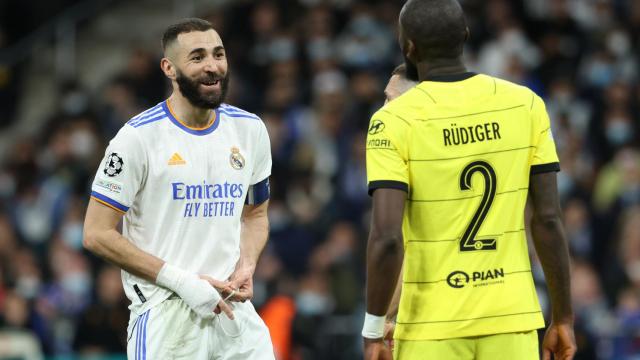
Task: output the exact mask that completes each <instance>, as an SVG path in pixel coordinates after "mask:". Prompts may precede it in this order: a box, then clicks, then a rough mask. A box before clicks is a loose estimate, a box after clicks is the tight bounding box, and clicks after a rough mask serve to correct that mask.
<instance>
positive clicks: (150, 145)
mask: <svg viewBox="0 0 640 360" xmlns="http://www.w3.org/2000/svg"><path fill="white" fill-rule="evenodd" d="M270 173H271V150H270V143H269V137H268V135H267V131H266V128H265V125H264V123H263V122H262V121H261V120H260V118H259V117H257V116H256V115H254V114H251V113H249V112H246V111H243V110H241V109H239V108H236V107H233V106H230V105H226V104H223V105H221V106H220V107H219V108H217V109H216V110H215V116H214V118H212V119H211V121H210V123H209V125H208V126H206V127H204V128H201V129H196V128H192V127H188V126H187V125H185V124H184V123H182V122H181V121H180V120H179V119H178V118H177V117H176V116H175V115H174V114H173V112H172V110H171V107H170V104H168V102H166V101H165V102H162V103H160V104H158V105H156V106H155V107H153V108H151V109H149V110H147V111H145V112H143V113H141V114H140V115H138V116H135V117H133V118H132V119H131V120H130V121H129V122H127V124H126V125H124V126H123V127H122V129H121V130H120V131H119V132H118V134H117V135H116V136H115V137H114V138H113V140H111V142H110V143H109V146H108V147H107V150H106V152H105V157H104V160H103V162H102V165H101V167H100V168H99V169H98V172H97V174H96V177H95V179H94V182H93V185H92V189H91V190H92V192H91V196H92V197H93V198H94V199H95V200H97V201H99V202H101V203H103V204H104V205H107V206H109V207H111V208H113V209H115V210H117V211H120V212H122V213H124V222H123V235H124V236H125V237H126V238H127V239H129V240H130V241H131V242H133V243H134V244H135V245H136V246H137V247H139V248H140V249H142V250H143V251H146V252H148V253H150V254H152V255H155V256H157V257H159V258H160V259H162V260H164V261H166V262H168V263H171V264H173V265H175V266H177V267H179V268H181V269H183V270H186V271H190V272H193V273H198V274H207V275H210V276H211V277H213V278H214V279H220V280H226V279H227V278H228V277H229V275H230V274H231V273H232V272H233V269H234V267H235V265H236V262H237V261H238V258H239V256H240V217H241V214H242V208H243V205H244V204H245V202H247V203H249V202H250V201H249V200H251V203H253V204H257V203H260V202H263V201H265V200H266V198H268V195H266V194H268V180H267V178H268V177H269V175H270ZM252 185H259V187H260V190H259V191H257V190H256V189H254V186H252ZM265 187H266V188H267V190H266V192H265ZM248 194H250V196H247V195H248ZM249 198H250V199H249ZM122 280H123V284H124V289H125V292H126V294H127V297H128V298H129V300H131V302H132V303H131V306H130V309H131V310H132V311H133V312H135V313H136V314H138V315H140V314H142V313H144V312H145V311H147V310H148V309H150V308H152V307H153V306H155V305H157V304H159V303H161V302H162V301H164V300H165V299H167V298H168V297H169V296H170V295H171V294H172V293H171V291H169V290H168V289H165V288H163V287H159V286H157V285H155V284H154V283H150V282H147V281H145V280H144V279H141V278H139V277H136V276H134V275H132V274H129V273H127V272H126V271H123V272H122Z"/></svg>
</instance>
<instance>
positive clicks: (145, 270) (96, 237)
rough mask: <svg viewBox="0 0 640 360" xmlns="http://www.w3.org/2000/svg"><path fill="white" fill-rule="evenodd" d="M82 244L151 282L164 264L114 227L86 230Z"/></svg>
mask: <svg viewBox="0 0 640 360" xmlns="http://www.w3.org/2000/svg"><path fill="white" fill-rule="evenodd" d="M84 244H85V247H86V248H87V249H88V250H89V251H91V252H92V253H94V254H96V255H97V256H99V257H101V258H103V259H105V260H106V261H108V262H110V263H113V264H115V265H117V266H118V267H120V268H121V269H123V270H125V271H127V272H128V273H130V274H133V275H135V276H138V277H141V278H143V279H145V280H147V281H150V282H153V283H155V282H156V278H157V277H158V273H159V272H160V269H161V268H162V265H164V261H162V260H161V259H159V258H157V257H155V256H153V255H151V254H149V253H147V252H144V251H142V250H140V249H139V248H138V247H136V246H135V245H134V244H133V243H131V242H130V241H129V240H127V238H125V237H124V236H122V235H121V234H120V233H119V232H118V231H116V230H115V229H110V230H101V231H87V232H86V233H85V239H84Z"/></svg>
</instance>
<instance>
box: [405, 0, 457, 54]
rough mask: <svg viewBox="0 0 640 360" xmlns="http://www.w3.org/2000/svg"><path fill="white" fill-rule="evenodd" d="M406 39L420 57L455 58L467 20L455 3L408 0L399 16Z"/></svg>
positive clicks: (441, 0) (433, 0)
mask: <svg viewBox="0 0 640 360" xmlns="http://www.w3.org/2000/svg"><path fill="white" fill-rule="evenodd" d="M400 24H401V26H402V29H403V30H404V32H405V37H406V38H408V39H411V40H412V41H413V42H414V43H415V46H416V50H417V51H418V53H419V54H420V56H421V57H423V58H426V59H441V58H445V59H448V58H457V57H459V56H460V55H462V47H463V45H464V42H465V41H466V38H467V21H466V19H465V17H464V12H463V11H462V7H461V6H460V3H458V1H457V0H409V1H407V3H406V4H405V5H404V8H403V11H402V13H401V14H400Z"/></svg>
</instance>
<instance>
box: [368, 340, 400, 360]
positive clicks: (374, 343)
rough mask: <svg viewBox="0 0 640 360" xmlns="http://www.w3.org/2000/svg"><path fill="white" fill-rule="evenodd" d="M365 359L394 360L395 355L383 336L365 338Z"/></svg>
mask: <svg viewBox="0 0 640 360" xmlns="http://www.w3.org/2000/svg"><path fill="white" fill-rule="evenodd" d="M364 360H393V355H392V354H391V350H390V349H389V348H388V347H387V345H385V343H384V341H383V340H382V338H380V339H367V338H364Z"/></svg>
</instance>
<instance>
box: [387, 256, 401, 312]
mask: <svg viewBox="0 0 640 360" xmlns="http://www.w3.org/2000/svg"><path fill="white" fill-rule="evenodd" d="M403 270H404V269H403V267H402V266H401V267H400V274H398V281H397V283H396V288H395V290H394V291H393V297H391V303H390V304H389V309H388V310H387V320H395V318H396V316H397V315H398V308H399V307H400V295H401V293H402V271H403Z"/></svg>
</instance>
